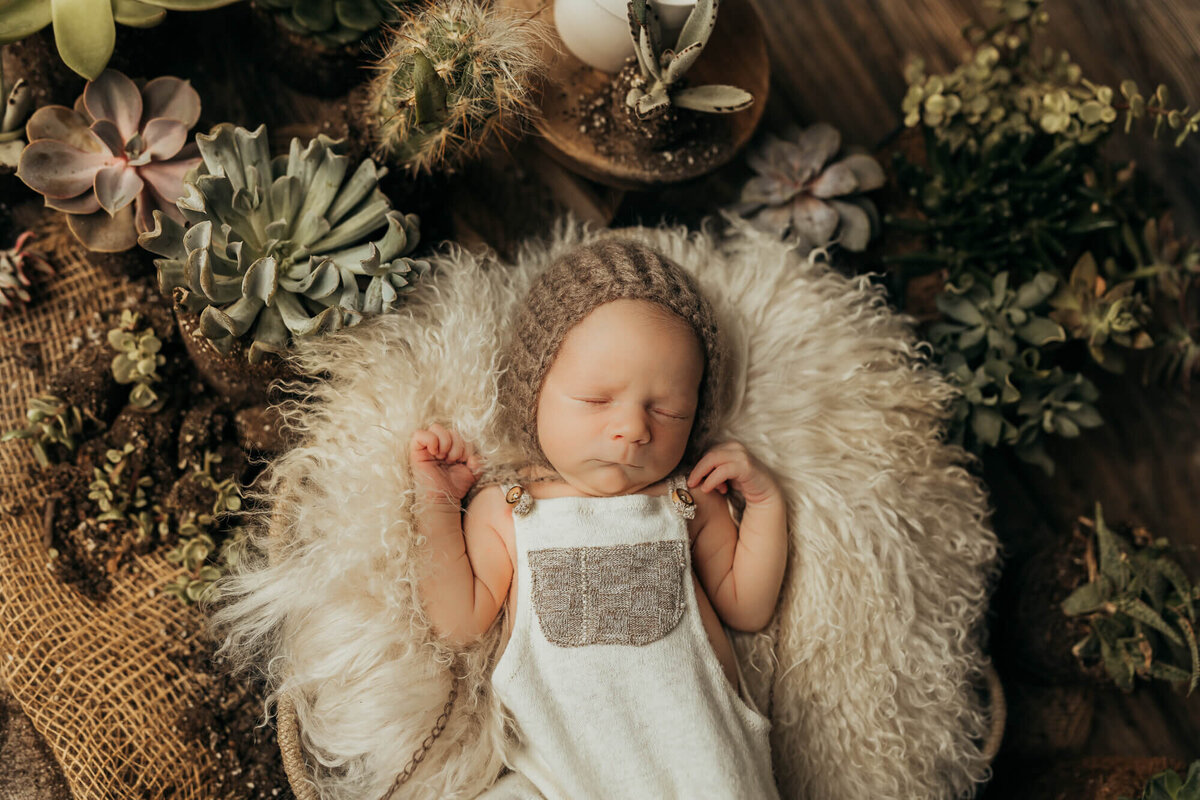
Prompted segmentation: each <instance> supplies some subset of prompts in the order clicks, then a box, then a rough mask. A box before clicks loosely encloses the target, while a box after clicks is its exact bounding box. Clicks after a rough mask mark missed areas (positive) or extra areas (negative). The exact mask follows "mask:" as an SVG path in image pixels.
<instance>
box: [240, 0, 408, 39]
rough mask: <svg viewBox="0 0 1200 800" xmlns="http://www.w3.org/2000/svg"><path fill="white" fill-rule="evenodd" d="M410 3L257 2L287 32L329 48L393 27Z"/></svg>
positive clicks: (395, 0) (373, 0)
mask: <svg viewBox="0 0 1200 800" xmlns="http://www.w3.org/2000/svg"><path fill="white" fill-rule="evenodd" d="M405 2H408V0H255V4H256V5H260V6H262V7H263V8H267V9H270V10H271V11H272V12H274V13H275V14H276V18H277V19H278V20H279V21H280V23H282V24H283V25H284V26H286V27H287V28H289V29H291V30H294V31H296V32H297V33H300V34H303V35H305V36H311V37H312V38H313V39H316V40H317V41H318V42H320V43H321V44H323V45H326V46H327V47H341V46H342V45H347V44H352V43H353V42H357V41H359V40H360V39H362V38H363V37H364V36H367V35H368V34H370V33H372V32H374V31H377V30H379V29H380V28H381V27H383V26H385V25H389V24H391V23H394V22H395V21H396V19H397V17H398V15H399V10H398V7H399V6H400V5H402V4H404V3H405Z"/></svg>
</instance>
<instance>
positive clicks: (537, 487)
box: [520, 465, 667, 498]
mask: <svg viewBox="0 0 1200 800" xmlns="http://www.w3.org/2000/svg"><path fill="white" fill-rule="evenodd" d="M520 476H521V481H522V484H523V485H524V486H525V488H526V490H528V491H529V493H530V494H532V495H533V496H534V497H535V498H548V497H610V496H616V495H597V494H594V493H592V492H588V491H585V490H584V489H582V488H579V487H577V486H574V485H572V484H571V482H570V481H568V480H566V479H565V478H563V477H562V475H560V474H559V473H557V472H555V471H554V470H552V469H547V468H546V467H542V466H536V465H530V466H528V467H525V468H524V469H522V470H521V471H520ZM666 493H667V478H665V477H664V478H662V479H660V480H658V481H655V482H654V483H651V484H648V485H646V486H642V487H639V488H636V489H634V490H632V491H628V492H620V493H618V494H620V495H629V494H646V495H652V496H658V495H664V494H666Z"/></svg>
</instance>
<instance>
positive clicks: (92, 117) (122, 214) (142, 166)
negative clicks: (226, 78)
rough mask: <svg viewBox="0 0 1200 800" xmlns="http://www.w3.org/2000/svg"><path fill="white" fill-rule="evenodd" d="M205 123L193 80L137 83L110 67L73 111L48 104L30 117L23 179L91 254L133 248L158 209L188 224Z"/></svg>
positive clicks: (21, 168)
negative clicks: (189, 175) (194, 131)
mask: <svg viewBox="0 0 1200 800" xmlns="http://www.w3.org/2000/svg"><path fill="white" fill-rule="evenodd" d="M199 118H200V95H198V94H197V93H196V90H195V89H193V88H192V87H191V84H189V83H188V82H187V81H185V80H180V79H179V78H174V77H170V76H164V77H161V78H155V79H154V80H152V81H149V82H148V83H146V84H144V85H143V86H141V87H139V86H138V85H137V84H136V83H134V82H133V81H132V80H131V79H130V78H128V77H127V76H125V75H124V74H122V73H120V72H117V71H116V70H113V69H106V70H104V72H103V73H101V74H100V75H99V76H98V77H97V78H96V79H95V80H93V81H89V82H88V84H87V85H86V86H85V87H84V89H83V94H81V95H80V96H79V98H78V99H77V100H76V101H75V107H74V108H67V107H66V106H42V107H41V108H39V109H38V110H37V111H35V112H34V114H33V116H32V117H30V118H29V124H28V125H26V126H25V130H26V133H27V134H28V136H29V144H28V145H27V146H26V147H25V149H24V150H22V151H21V158H20V161H19V163H18V166H17V177H19V178H20V179H21V180H22V181H24V182H25V183H26V184H27V185H28V186H29V188H31V189H33V190H34V191H36V192H38V193H39V194H41V195H42V196H43V197H44V198H45V202H46V207H47V208H53V209H54V210H56V211H62V212H63V213H65V214H66V215H67V225H68V227H69V228H70V229H71V233H73V234H74V235H75V238H76V239H78V240H79V241H80V242H81V243H82V244H83V245H84V246H85V247H86V248H88V249H89V250H94V251H98V252H106V253H107V252H120V251H123V250H128V249H129V248H131V247H133V246H134V245H135V244H137V237H138V234H139V233H144V232H146V231H148V230H150V228H151V225H152V223H153V216H152V215H153V213H154V212H155V211H161V212H165V213H166V214H167V215H169V216H171V217H173V218H175V219H177V220H178V221H181V222H182V220H183V217H182V216H180V214H179V210H178V209H177V208H176V207H175V205H174V200H175V198H177V197H179V196H180V194H182V190H183V184H182V183H181V178H182V177H183V175H184V173H185V172H187V171H188V170H190V169H191V168H192V167H194V166H195V165H196V164H197V163H199V158H197V157H196V147H195V145H193V144H189V143H188V130H190V129H191V127H192V126H193V125H195V124H196V121H197V120H198V119H199Z"/></svg>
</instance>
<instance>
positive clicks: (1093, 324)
mask: <svg viewBox="0 0 1200 800" xmlns="http://www.w3.org/2000/svg"><path fill="white" fill-rule="evenodd" d="M1134 286H1135V284H1134V282H1133V281H1124V282H1122V283H1119V284H1117V285H1116V286H1113V287H1112V288H1111V289H1110V288H1108V284H1107V282H1106V281H1105V280H1104V278H1102V277H1101V276H1100V275H1099V273H1098V272H1097V269H1096V259H1095V257H1094V256H1093V255H1092V254H1091V253H1084V254H1083V255H1082V256H1080V258H1079V261H1077V262H1076V263H1075V268H1074V269H1072V270H1071V277H1070V280H1068V281H1067V282H1065V283H1064V284H1063V285H1062V286H1061V287H1059V290H1058V292H1057V293H1056V294H1055V295H1054V296H1053V297H1051V298H1050V305H1052V306H1054V311H1051V312H1050V318H1051V319H1053V320H1054V321H1056V322H1058V323H1060V324H1061V325H1062V326H1063V327H1064V328H1065V329H1066V330H1067V333H1069V334H1070V335H1071V336H1072V337H1073V338H1075V339H1082V340H1083V341H1085V342H1086V343H1087V347H1088V353H1090V354H1091V356H1092V359H1093V360H1094V361H1095V362H1096V363H1097V364H1099V365H1100V366H1102V367H1104V368H1105V369H1107V370H1109V371H1111V372H1118V373H1119V372H1123V371H1124V370H1125V359H1124V356H1123V354H1122V353H1121V352H1120V351H1119V350H1118V349H1117V348H1116V347H1115V346H1117V345H1119V346H1120V347H1122V348H1127V349H1133V350H1143V349H1145V348H1147V347H1150V346H1151V345H1152V344H1153V341H1152V340H1151V339H1150V335H1149V334H1148V333H1146V332H1145V331H1144V330H1142V322H1143V320H1145V319H1146V318H1147V317H1148V316H1149V314H1150V309H1149V308H1147V307H1146V304H1145V302H1144V301H1143V299H1142V297H1141V295H1140V294H1139V293H1137V292H1135V291H1134Z"/></svg>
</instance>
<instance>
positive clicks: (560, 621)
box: [529, 541, 686, 647]
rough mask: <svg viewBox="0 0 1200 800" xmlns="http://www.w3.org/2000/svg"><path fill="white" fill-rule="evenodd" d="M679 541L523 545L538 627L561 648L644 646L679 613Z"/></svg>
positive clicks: (681, 568) (682, 555)
mask: <svg viewBox="0 0 1200 800" xmlns="http://www.w3.org/2000/svg"><path fill="white" fill-rule="evenodd" d="M684 545H685V543H684V542H683V541H668V542H643V543H640V544H619V545H613V546H610V547H549V548H546V549H543V550H530V551H529V569H530V572H531V573H532V576H533V582H532V585H531V587H530V592H531V594H532V595H533V607H534V610H536V611H537V616H538V620H539V622H540V623H541V626H542V633H543V634H545V636H546V639H547V640H549V641H550V642H552V643H554V644H556V645H559V646H560V647H582V646H584V645H589V644H633V645H644V644H650V643H651V642H654V641H657V640H659V639H661V638H663V637H664V636H666V635H667V634H668V633H670V632H671V630H672V629H673V628H674V627H675V625H676V624H678V622H679V618H680V617H681V616H682V615H683V605H684V594H683V577H684V574H683V573H684V565H685V563H686V561H685V556H686V553H685V551H684V549H683V548H684Z"/></svg>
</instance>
